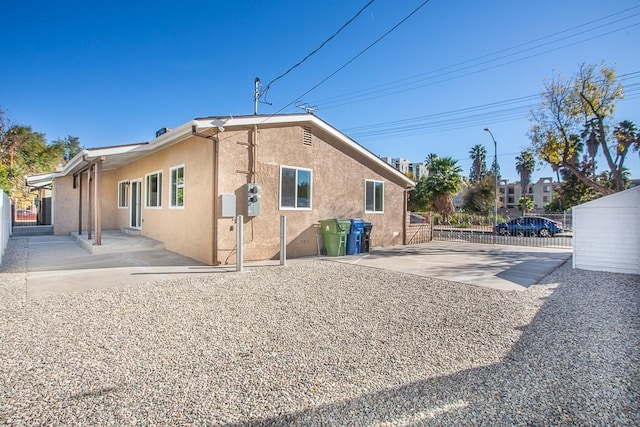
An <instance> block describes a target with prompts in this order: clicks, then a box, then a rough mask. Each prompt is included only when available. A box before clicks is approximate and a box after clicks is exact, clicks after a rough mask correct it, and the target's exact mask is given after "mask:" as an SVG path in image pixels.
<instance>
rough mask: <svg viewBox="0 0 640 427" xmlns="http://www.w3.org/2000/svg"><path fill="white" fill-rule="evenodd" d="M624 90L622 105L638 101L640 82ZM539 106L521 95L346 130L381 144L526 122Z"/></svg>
mask: <svg viewBox="0 0 640 427" xmlns="http://www.w3.org/2000/svg"><path fill="white" fill-rule="evenodd" d="M637 78H640V71H635V72H631V73H625V74H622V75H620V76H619V80H621V81H622V82H625V81H633V80H634V79H637ZM624 88H625V98H624V99H623V100H621V102H624V101H625V100H630V99H636V97H637V96H638V95H640V82H637V83H636V82H634V83H630V84H626V85H625V86H624ZM539 103H540V95H539V94H538V95H528V96H521V97H517V98H511V99H507V100H503V101H497V102H492V103H488V104H482V105H478V106H473V107H466V108H461V109H456V110H450V111H445V112H441V113H434V114H428V115H422V116H417V117H411V118H406V119H401V120H396V121H388V122H383V123H375V124H372V125H364V126H357V127H352V128H346V129H344V132H345V133H347V134H350V136H352V137H353V138H356V139H358V140H361V141H377V140H384V139H391V138H394V139H397V138H403V137H409V136H414V135H424V134H428V133H436V132H442V131H449V130H455V129H464V128H470V127H475V126H479V125H483V124H486V123H487V121H491V123H502V122H505V121H511V120H518V119H522V118H525V117H527V115H528V114H529V112H530V111H531V110H532V109H533V108H535V107H536V106H537V105H539Z"/></svg>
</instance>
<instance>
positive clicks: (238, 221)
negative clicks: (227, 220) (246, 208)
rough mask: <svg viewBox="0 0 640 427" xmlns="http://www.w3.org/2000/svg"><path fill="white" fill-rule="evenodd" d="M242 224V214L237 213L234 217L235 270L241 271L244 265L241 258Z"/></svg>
mask: <svg viewBox="0 0 640 427" xmlns="http://www.w3.org/2000/svg"><path fill="white" fill-rule="evenodd" d="M243 225H244V222H243V217H242V215H238V216H237V218H236V271H243V270H244V268H243V267H244V266H243V264H242V259H243V256H244V231H243V229H242V227H243Z"/></svg>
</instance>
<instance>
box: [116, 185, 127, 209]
mask: <svg viewBox="0 0 640 427" xmlns="http://www.w3.org/2000/svg"><path fill="white" fill-rule="evenodd" d="M118 207H119V208H128V207H129V181H119V182H118Z"/></svg>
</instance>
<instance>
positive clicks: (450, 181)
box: [426, 157, 462, 221]
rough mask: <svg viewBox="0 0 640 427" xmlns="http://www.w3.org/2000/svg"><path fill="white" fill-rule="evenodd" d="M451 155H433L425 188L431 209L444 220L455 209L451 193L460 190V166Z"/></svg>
mask: <svg viewBox="0 0 640 427" xmlns="http://www.w3.org/2000/svg"><path fill="white" fill-rule="evenodd" d="M456 163H457V160H454V159H453V158H451V157H435V158H432V160H431V162H430V164H429V177H428V178H427V181H426V189H427V193H428V195H429V202H430V205H431V209H432V210H434V211H436V212H438V213H440V215H441V216H442V218H443V219H444V220H445V221H446V220H447V218H448V216H449V215H450V214H451V213H453V212H454V211H455V208H454V206H453V195H454V194H456V193H458V192H459V191H461V190H462V176H461V173H462V168H461V167H460V166H458V165H457V164H456Z"/></svg>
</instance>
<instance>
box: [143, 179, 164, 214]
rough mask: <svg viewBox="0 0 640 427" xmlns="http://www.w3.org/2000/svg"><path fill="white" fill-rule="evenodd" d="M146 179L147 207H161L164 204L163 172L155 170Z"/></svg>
mask: <svg viewBox="0 0 640 427" xmlns="http://www.w3.org/2000/svg"><path fill="white" fill-rule="evenodd" d="M145 178H146V179H145V180H146V187H147V188H146V190H147V193H146V194H147V197H146V207H148V208H159V207H161V206H162V172H161V171H159V172H153V173H150V174H148V175H146V177H145Z"/></svg>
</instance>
